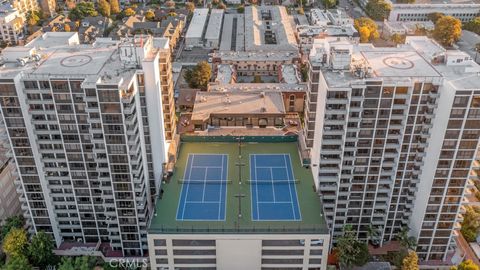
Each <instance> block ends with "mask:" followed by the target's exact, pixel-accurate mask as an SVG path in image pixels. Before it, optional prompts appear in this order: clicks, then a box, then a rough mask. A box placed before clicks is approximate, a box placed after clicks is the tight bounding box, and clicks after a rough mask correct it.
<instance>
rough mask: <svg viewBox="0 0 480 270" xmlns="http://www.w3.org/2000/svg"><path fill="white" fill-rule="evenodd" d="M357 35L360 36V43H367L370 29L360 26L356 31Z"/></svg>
mask: <svg viewBox="0 0 480 270" xmlns="http://www.w3.org/2000/svg"><path fill="white" fill-rule="evenodd" d="M358 34H359V35H360V42H361V43H367V42H368V41H369V40H370V29H368V27H366V26H362V27H360V28H359V29H358Z"/></svg>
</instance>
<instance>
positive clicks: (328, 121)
mask: <svg viewBox="0 0 480 270" xmlns="http://www.w3.org/2000/svg"><path fill="white" fill-rule="evenodd" d="M324 123H325V125H344V124H345V119H343V120H341V119H328V118H326V119H325V122H324Z"/></svg>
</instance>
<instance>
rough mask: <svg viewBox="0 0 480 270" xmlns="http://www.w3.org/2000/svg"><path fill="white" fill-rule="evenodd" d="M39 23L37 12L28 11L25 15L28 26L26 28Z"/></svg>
mask: <svg viewBox="0 0 480 270" xmlns="http://www.w3.org/2000/svg"><path fill="white" fill-rule="evenodd" d="M39 22H40V17H39V16H38V12H36V11H29V12H28V13H27V24H28V26H35V25H37V24H38V23H39Z"/></svg>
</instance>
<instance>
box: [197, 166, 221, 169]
mask: <svg viewBox="0 0 480 270" xmlns="http://www.w3.org/2000/svg"><path fill="white" fill-rule="evenodd" d="M192 168H202V169H204V168H208V169H221V168H222V167H221V166H192Z"/></svg>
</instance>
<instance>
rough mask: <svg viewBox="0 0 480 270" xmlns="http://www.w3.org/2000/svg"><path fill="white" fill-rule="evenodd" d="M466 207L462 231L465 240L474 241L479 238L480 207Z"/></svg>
mask: <svg viewBox="0 0 480 270" xmlns="http://www.w3.org/2000/svg"><path fill="white" fill-rule="evenodd" d="M465 209H466V211H465V214H464V215H463V221H462V223H461V225H462V228H461V229H460V232H461V233H462V235H463V237H464V238H465V240H467V241H468V242H474V241H475V239H476V238H477V232H478V229H479V228H480V207H472V206H467V207H465Z"/></svg>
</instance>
